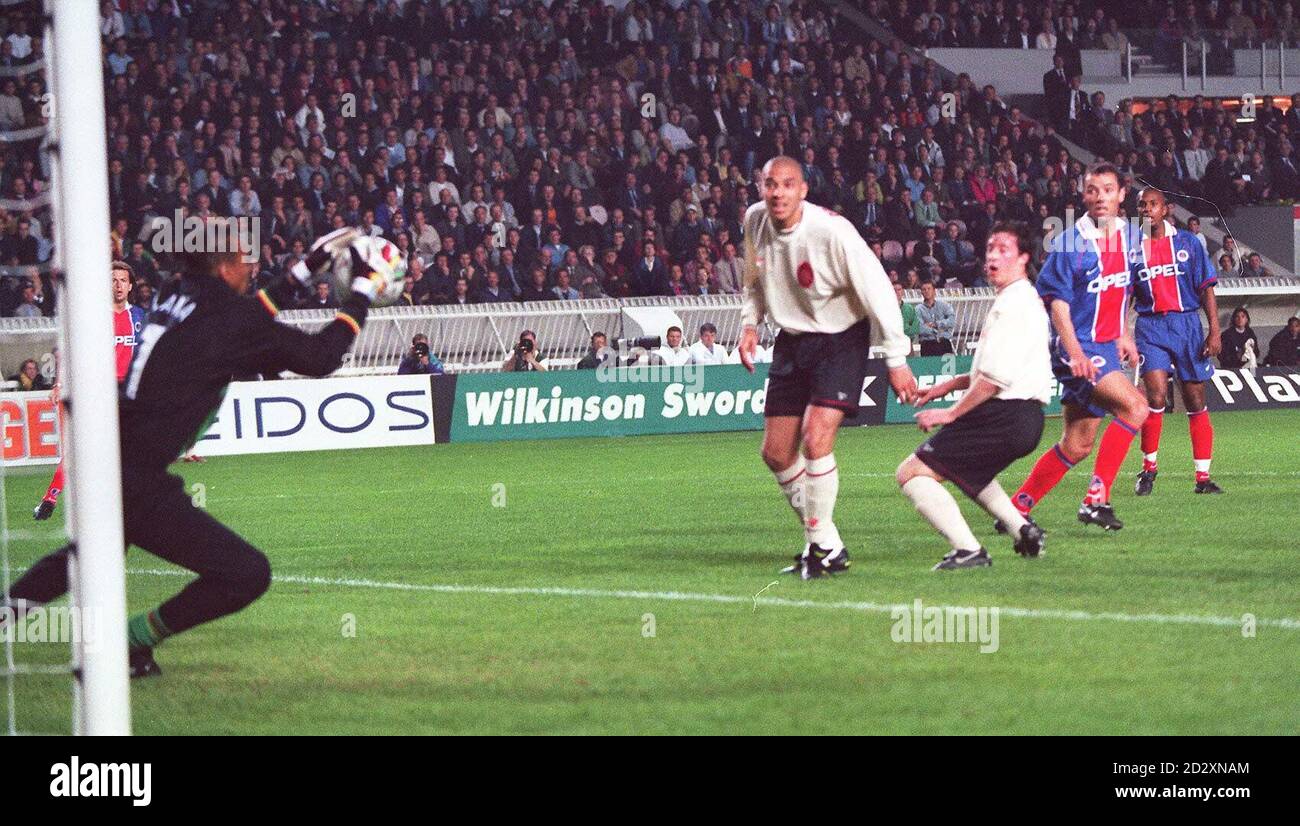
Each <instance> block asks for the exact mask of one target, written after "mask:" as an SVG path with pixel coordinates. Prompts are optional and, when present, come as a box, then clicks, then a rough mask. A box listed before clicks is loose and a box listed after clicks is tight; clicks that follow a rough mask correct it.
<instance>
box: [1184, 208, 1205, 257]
mask: <svg viewBox="0 0 1300 826" xmlns="http://www.w3.org/2000/svg"><path fill="white" fill-rule="evenodd" d="M1187 231H1188V232H1190V233H1191V234H1192V235H1195V236H1196V240H1197V241H1200V242H1201V246H1202V247H1203V248H1204V249H1206V250H1207V251H1208V250H1209V248H1210V242H1209V241H1207V240H1206V238H1205V233H1203V232H1201V219H1200V218H1197V217H1196V216H1195V215H1193V216H1192V217H1191V218H1188V219H1187Z"/></svg>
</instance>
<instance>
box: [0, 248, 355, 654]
mask: <svg viewBox="0 0 1300 826" xmlns="http://www.w3.org/2000/svg"><path fill="white" fill-rule="evenodd" d="M356 238H357V233H356V231H355V230H352V229H341V230H337V231H335V232H333V233H330V234H329V235H327V236H325V237H323V238H321V239H319V240H318V241H317V242H316V243H315V244H314V245H313V247H312V249H311V252H310V254H309V255H308V256H307V258H306V259H305V261H303V262H300V263H299V264H297V265H295V267H294V269H293V271H292V272H290V273H288V274H286V275H284V276H282V277H281V278H280V279H277V280H276V281H275V282H273V283H272V284H270V285H268V287H267V288H266V289H264V290H262V291H261V292H259V293H258V294H257V296H256V297H249V296H247V295H245V293H246V292H247V289H248V285H249V279H250V278H251V277H252V275H253V272H254V268H255V264H250V263H247V262H245V261H244V260H243V256H242V255H241V254H240V253H239V252H237V251H235V252H229V253H201V254H189V255H187V257H186V263H185V269H184V273H183V275H182V277H181V278H180V279H179V280H178V281H177V282H175V285H174V286H173V287H171V288H170V289H169V290H168V291H166V292H164V293H163V294H161V295H159V297H158V301H157V303H156V304H155V308H154V309H153V310H152V311H150V313H149V314H148V316H147V317H146V319H145V326H144V330H143V331H142V333H141V340H140V345H139V346H138V347H137V348H136V352H135V356H134V358H133V360H132V363H131V368H130V370H129V371H128V373H127V377H126V380H125V381H124V382H123V384H122V390H121V396H120V398H119V422H120V427H121V445H122V513H123V521H124V529H125V535H126V542H127V544H128V545H136V546H138V547H140V548H142V549H144V550H146V551H148V552H149V553H151V554H153V555H155V556H158V557H161V558H162V559H165V560H167V561H168V562H171V563H174V564H176V565H180V566H181V567H183V568H187V569H189V570H191V571H193V572H194V573H196V574H198V578H197V579H195V580H193V581H192V582H190V583H189V584H188V585H186V586H185V588H183V589H182V590H181V591H180V593H178V594H176V595H175V596H173V597H172V598H170V599H168V600H167V601H165V602H163V603H162V604H161V605H159V606H157V607H156V608H154V609H152V610H150V611H146V612H144V613H141V614H138V615H136V616H133V617H131V618H130V620H129V622H128V625H127V629H128V638H129V645H130V665H131V676H132V677H142V676H149V675H152V674H158V673H161V672H160V669H159V668H158V665H157V663H156V662H155V661H154V658H153V649H154V647H155V646H157V645H158V644H159V643H160V642H162V641H163V640H164V639H166V638H167V637H170V636H172V635H175V634H179V633H180V632H182V631H187V630H189V629H190V628H193V627H194V626H196V625H200V624H202V623H205V622H211V621H212V620H215V619H218V618H220V617H224V616H226V615H227V614H233V613H234V612H236V611H238V610H240V609H241V608H243V607H244V606H246V605H248V604H250V603H251V602H253V601H254V600H256V599H257V598H258V597H260V596H261V595H262V594H263V593H264V592H265V591H266V589H267V587H268V586H269V585H270V583H271V565H270V563H269V562H268V561H267V558H266V556H265V555H264V554H263V553H262V552H261V551H259V550H258V549H257V548H255V547H253V546H252V545H250V544H249V543H248V542H246V541H245V540H244V539H243V538H241V537H240V536H239V535H238V534H236V533H235V532H234V531H232V530H230V529H229V528H227V527H226V526H225V525H222V524H221V523H220V522H218V521H217V520H216V519H214V518H213V517H212V516H210V515H209V514H208V513H207V512H205V511H203V510H201V509H200V508H197V507H195V506H194V505H193V504H192V502H191V500H190V497H189V496H188V495H187V493H186V492H185V489H184V483H183V481H182V480H181V478H180V477H179V476H174V475H172V474H170V473H168V472H167V466H168V465H169V464H171V463H172V462H173V461H175V460H176V459H177V457H179V456H181V455H183V454H184V453H185V452H186V451H187V450H188V449H189V448H190V447H191V446H192V445H193V444H194V443H195V442H196V441H197V440H198V439H199V437H201V436H202V435H203V431H204V430H206V429H207V426H208V424H209V423H211V421H212V419H213V417H214V416H215V415H216V412H217V410H218V408H219V407H220V406H221V401H222V399H223V398H224V396H225V392H226V387H227V385H228V384H229V383H230V381H231V380H232V377H233V376H235V375H240V374H249V373H266V374H272V375H274V374H278V373H280V372H282V371H286V370H291V371H293V372H295V373H300V374H303V375H308V376H325V375H328V374H329V373H332V372H333V371H334V370H336V369H337V368H338V366H339V364H340V363H341V361H342V359H343V355H344V353H346V352H347V350H348V348H349V347H351V346H352V342H353V340H354V339H355V337H356V335H357V333H358V332H360V330H361V326H362V325H363V324H364V323H365V320H366V312H367V310H368V309H369V307H370V302H371V301H372V300H374V298H375V295H376V293H377V292H378V290H379V289H380V282H379V279H378V277H377V276H375V275H374V274H373V273H372V272H371V270H370V268H369V267H368V266H366V264H365V258H364V255H363V254H362V253H360V252H358V249H357V247H356V246H354V241H355V239H356ZM335 255H340V256H342V255H349V256H350V257H351V259H352V272H353V273H354V274H359V275H357V277H354V278H353V280H352V292H351V294H350V295H349V296H348V298H347V300H346V301H344V302H343V305H342V307H341V308H340V309H339V312H338V315H337V317H336V318H335V319H334V321H333V322H331V323H330V324H329V325H327V326H326V327H325V328H324V329H323V330H321V331H319V332H317V333H315V334H308V333H304V332H301V331H299V330H295V329H293V328H292V327H288V326H286V325H284V324H280V323H279V322H277V321H276V320H275V314H276V312H277V311H278V310H277V308H278V306H279V305H281V304H284V303H288V302H289V301H291V300H292V299H293V298H294V296H295V295H296V293H297V292H298V291H301V290H303V289H304V288H305V286H306V285H307V284H308V283H309V282H310V281H311V279H312V276H313V274H314V273H315V272H316V271H317V270H321V269H324V268H325V267H326V266H327V265H328V264H329V263H331V262H332V261H333V259H334V256H335ZM74 403H75V400H74ZM74 472H75V470H74ZM74 552H75V548H74V546H73V545H69V546H67V547H65V548H62V549H60V550H58V551H55V552H54V553H52V554H50V555H48V556H46V557H45V558H43V559H41V560H40V561H39V562H37V563H36V564H35V565H33V566H32V567H31V568H30V569H29V570H28V571H27V573H26V574H24V575H23V577H22V578H21V579H19V580H18V581H17V582H15V583H14V585H13V587H11V588H10V589H9V595H8V601H9V602H10V603H11V605H12V606H13V607H15V608H16V609H18V610H23V609H24V608H27V607H32V606H35V605H40V604H42V603H45V602H49V601H50V600H53V599H56V598H58V597H60V596H62V595H63V594H64V593H66V592H67V590H68V555H69V554H70V553H74Z"/></svg>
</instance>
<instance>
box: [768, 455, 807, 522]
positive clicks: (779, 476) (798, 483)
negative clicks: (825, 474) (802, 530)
mask: <svg viewBox="0 0 1300 826" xmlns="http://www.w3.org/2000/svg"><path fill="white" fill-rule="evenodd" d="M805 470H806V463H805V462H804V458H803V454H802V453H800V454H797V458H796V459H795V460H794V464H792V465H790V467H788V468H786V469H785V470H774V471H772V475H773V476H775V477H776V484H777V485H778V486H779V487H780V488H781V492H782V493H784V494H785V501H787V502H789V503H790V507H792V508H794V513H795V516H798V517H799V524H800V525H802V524H803V506H804V485H805V484H806V483H807V481H808V475H807V473H805Z"/></svg>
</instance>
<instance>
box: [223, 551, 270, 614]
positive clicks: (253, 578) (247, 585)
mask: <svg viewBox="0 0 1300 826" xmlns="http://www.w3.org/2000/svg"><path fill="white" fill-rule="evenodd" d="M223 578H224V579H226V581H227V585H228V587H229V590H230V598H231V602H232V603H234V610H238V609H239V608H243V607H244V606H245V605H248V604H249V603H251V602H253V601H254V600H256V599H257V598H258V597H260V596H262V594H265V593H266V591H267V589H268V588H270V587H271V560H269V559H267V557H266V554H264V553H262V552H261V551H259V550H257V549H256V548H252V547H250V548H248V549H246V550H245V552H244V553H243V554H241V558H240V560H239V564H238V565H237V566H236V567H235V568H234V569H233V570H231V571H229V572H227V573H226V574H225V575H224V577H223Z"/></svg>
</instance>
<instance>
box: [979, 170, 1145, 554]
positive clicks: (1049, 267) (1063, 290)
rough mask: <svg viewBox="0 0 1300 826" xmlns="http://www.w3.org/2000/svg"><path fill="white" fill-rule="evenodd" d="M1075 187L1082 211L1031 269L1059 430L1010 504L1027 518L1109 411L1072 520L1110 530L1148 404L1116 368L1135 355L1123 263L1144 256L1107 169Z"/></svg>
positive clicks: (1081, 454)
mask: <svg viewBox="0 0 1300 826" xmlns="http://www.w3.org/2000/svg"><path fill="white" fill-rule="evenodd" d="M1083 189H1084V191H1083V201H1084V204H1085V206H1086V207H1087V210H1088V214H1087V215H1085V216H1083V217H1082V218H1080V219H1079V220H1078V221H1077V222H1076V223H1075V225H1074V226H1072V227H1070V228H1068V229H1067V230H1065V231H1064V232H1062V233H1061V234H1060V235H1058V236H1056V238H1054V239H1053V241H1052V247H1051V253H1050V254H1049V255H1048V256H1047V261H1046V262H1045V263H1044V264H1043V269H1042V271H1041V272H1039V274H1038V294H1039V295H1040V296H1042V298H1043V303H1044V304H1046V305H1047V311H1048V315H1049V316H1050V317H1051V320H1052V326H1053V328H1055V331H1056V335H1055V336H1054V337H1053V339H1052V370H1053V372H1054V373H1055V374H1056V377H1057V378H1058V379H1059V380H1060V382H1061V385H1062V387H1063V392H1062V394H1061V406H1062V407H1063V408H1064V412H1065V432H1064V433H1063V434H1062V435H1061V440H1060V441H1059V442H1057V443H1056V444H1055V445H1053V446H1052V449H1051V450H1049V451H1047V452H1046V453H1044V454H1043V455H1042V457H1041V458H1039V460H1038V462H1037V463H1036V464H1035V465H1034V469H1033V470H1032V471H1031V472H1030V474H1029V478H1028V479H1026V480H1025V483H1024V484H1023V485H1021V486H1020V490H1018V491H1016V494H1015V496H1013V497H1012V501H1013V502H1015V504H1016V507H1017V508H1018V509H1019V510H1020V512H1021V513H1022V514H1025V515H1026V516H1028V515H1029V512H1030V510H1031V509H1032V508H1033V507H1034V506H1035V505H1037V504H1038V503H1039V502H1041V501H1042V500H1043V497H1044V496H1046V495H1047V493H1048V491H1050V490H1051V489H1052V488H1054V487H1056V485H1057V483H1058V482H1060V481H1061V479H1062V478H1063V477H1064V476H1065V474H1066V472H1068V471H1069V470H1070V468H1072V467H1074V466H1075V465H1076V464H1078V463H1079V462H1081V461H1083V460H1084V459H1086V458H1087V457H1088V454H1090V453H1092V448H1093V445H1094V444H1095V443H1096V441H1097V430H1098V429H1099V428H1100V426H1101V420H1102V418H1104V417H1105V416H1106V414H1107V413H1109V414H1111V416H1112V417H1113V418H1112V419H1111V423H1110V425H1109V426H1107V428H1106V432H1105V433H1104V434H1103V435H1102V437H1101V448H1100V449H1099V450H1098V451H1097V461H1096V464H1095V465H1094V466H1093V471H1092V479H1091V481H1090V483H1089V485H1088V493H1087V495H1086V496H1085V497H1084V500H1083V504H1082V505H1081V506H1080V507H1079V521H1080V522H1083V523H1085V524H1093V525H1100V526H1101V527H1103V528H1105V529H1106V530H1109V531H1115V530H1119V529H1120V528H1122V527H1124V524H1123V523H1122V522H1120V521H1119V519H1117V518H1116V517H1115V511H1114V508H1113V507H1112V506H1111V503H1110V494H1111V486H1112V485H1113V484H1114V482H1115V477H1116V475H1117V474H1118V473H1119V469H1120V466H1121V465H1122V464H1123V463H1124V456H1125V454H1127V453H1128V449H1129V447H1130V446H1131V445H1132V444H1133V437H1135V436H1136V435H1137V433H1138V431H1139V430H1140V429H1141V427H1142V423H1143V422H1145V421H1146V418H1147V400H1146V399H1145V398H1143V396H1142V394H1141V393H1139V392H1138V390H1137V388H1135V387H1134V386H1133V383H1132V382H1131V381H1129V380H1128V377H1127V376H1126V375H1125V374H1124V372H1123V363H1124V362H1128V363H1130V364H1136V363H1137V359H1138V352H1137V346H1136V344H1134V342H1133V339H1132V337H1130V336H1129V335H1127V333H1126V332H1125V314H1126V313H1127V312H1128V299H1129V293H1130V289H1131V282H1132V275H1131V272H1130V263H1131V262H1135V261H1137V260H1138V259H1139V257H1140V256H1141V254H1142V237H1141V233H1140V232H1139V231H1138V230H1137V228H1136V227H1134V226H1133V225H1131V224H1130V223H1129V222H1127V221H1125V220H1123V219H1122V218H1121V217H1120V215H1119V206H1120V204H1121V203H1122V202H1123V200H1124V185H1123V183H1122V182H1121V181H1120V179H1119V172H1118V170H1116V169H1115V167H1113V166H1111V165H1110V164H1106V163H1102V164H1097V165H1095V166H1093V167H1091V168H1090V169H1089V170H1088V172H1087V174H1086V175H1085V176H1084V182H1083ZM999 527H1006V526H1004V525H1000V526H999Z"/></svg>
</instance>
